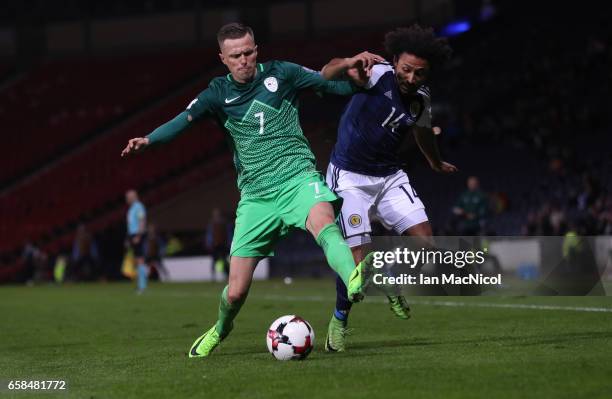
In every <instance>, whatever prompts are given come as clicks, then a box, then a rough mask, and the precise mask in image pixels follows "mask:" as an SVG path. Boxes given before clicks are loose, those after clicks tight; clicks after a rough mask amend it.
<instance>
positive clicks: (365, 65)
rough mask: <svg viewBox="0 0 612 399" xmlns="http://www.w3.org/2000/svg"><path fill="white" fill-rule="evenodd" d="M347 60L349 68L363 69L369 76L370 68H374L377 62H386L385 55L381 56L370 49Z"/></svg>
mask: <svg viewBox="0 0 612 399" xmlns="http://www.w3.org/2000/svg"><path fill="white" fill-rule="evenodd" d="M346 62H347V67H348V69H351V68H359V69H362V70H363V71H366V72H367V73H368V76H369V71H370V69H372V67H373V66H374V65H376V64H380V63H381V62H385V59H384V57H381V56H380V55H378V54H374V53H370V52H369V51H364V52H362V53H359V54H357V55H356V56H354V57H351V58H347V59H346Z"/></svg>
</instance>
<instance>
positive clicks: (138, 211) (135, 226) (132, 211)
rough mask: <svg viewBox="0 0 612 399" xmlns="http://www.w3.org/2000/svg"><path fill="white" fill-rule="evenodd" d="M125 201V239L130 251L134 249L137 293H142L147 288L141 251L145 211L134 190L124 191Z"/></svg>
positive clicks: (143, 237) (145, 270)
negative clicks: (126, 206)
mask: <svg viewBox="0 0 612 399" xmlns="http://www.w3.org/2000/svg"><path fill="white" fill-rule="evenodd" d="M125 202H126V203H127V204H128V206H129V209H128V211H127V234H128V238H127V241H128V244H129V246H130V248H132V251H134V261H135V264H136V265H137V272H138V293H139V294H142V293H143V292H144V290H145V289H146V288H147V277H148V274H149V270H148V268H147V265H146V263H145V259H144V252H143V243H144V239H145V234H146V231H145V226H146V225H147V211H146V209H145V207H144V205H143V203H142V202H140V200H139V199H138V193H137V192H136V190H128V191H126V193H125Z"/></svg>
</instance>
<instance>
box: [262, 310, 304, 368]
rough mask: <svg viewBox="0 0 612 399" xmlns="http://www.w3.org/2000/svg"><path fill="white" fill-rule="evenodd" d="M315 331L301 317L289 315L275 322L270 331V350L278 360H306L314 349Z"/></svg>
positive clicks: (268, 339) (267, 339)
mask: <svg viewBox="0 0 612 399" xmlns="http://www.w3.org/2000/svg"><path fill="white" fill-rule="evenodd" d="M314 338H315V334H314V330H313V329H312V327H311V326H310V324H309V323H308V322H307V321H306V320H304V319H302V318H301V317H300V316H296V315H288V316H282V317H279V318H278V319H276V320H274V322H273V323H272V325H271V326H270V328H269V329H268V335H267V336H266V343H267V344H268V350H269V351H270V353H271V354H272V356H274V357H275V358H276V359H278V360H304V359H306V357H307V356H308V354H309V353H310V351H312V348H313V347H314Z"/></svg>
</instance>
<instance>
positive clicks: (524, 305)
mask: <svg viewBox="0 0 612 399" xmlns="http://www.w3.org/2000/svg"><path fill="white" fill-rule="evenodd" d="M150 294H155V295H162V296H175V297H190V296H200V297H208V298H211V297H217V296H218V294H214V295H213V294H209V293H198V294H193V293H187V292H176V291H174V292H151V293H150ZM251 297H252V298H257V299H264V300H270V301H296V302H300V301H302V302H329V301H330V300H333V298H331V297H326V296H319V295H312V296H289V295H274V294H267V295H256V294H254V295H251ZM366 301H367V302H366V303H368V302H370V303H371V302H374V303H385V302H386V299H384V298H382V297H379V296H378V297H369V298H367V299H366ZM408 302H409V303H410V304H414V305H425V306H446V307H466V308H503V309H530V310H561V311H569V312H599V313H612V308H595V307H588V306H561V305H536V304H527V303H522V304H521V303H493V302H460V301H423V300H419V299H416V300H413V299H410V300H409V301H408Z"/></svg>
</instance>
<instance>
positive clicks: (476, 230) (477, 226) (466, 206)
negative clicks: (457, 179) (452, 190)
mask: <svg viewBox="0 0 612 399" xmlns="http://www.w3.org/2000/svg"><path fill="white" fill-rule="evenodd" d="M488 212H489V199H488V197H487V195H486V194H485V193H483V192H482V191H481V190H480V182H479V181H478V178H477V177H476V176H470V177H469V178H468V180H467V190H466V191H464V192H463V194H461V195H460V196H459V198H458V199H457V202H456V204H455V206H454V208H453V214H454V215H455V226H456V231H457V232H458V233H459V234H460V235H478V234H480V233H481V232H482V231H483V230H484V226H485V220H486V217H487V215H488Z"/></svg>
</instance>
